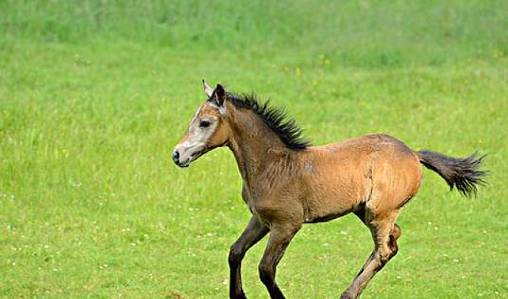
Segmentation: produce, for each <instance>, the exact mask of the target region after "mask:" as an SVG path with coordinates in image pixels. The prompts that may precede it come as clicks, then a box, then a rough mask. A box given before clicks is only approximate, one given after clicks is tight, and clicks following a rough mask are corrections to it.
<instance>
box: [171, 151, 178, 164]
mask: <svg viewBox="0 0 508 299" xmlns="http://www.w3.org/2000/svg"><path fill="white" fill-rule="evenodd" d="M179 158H180V153H179V152H178V151H174V152H173V161H174V162H175V163H178V159H179Z"/></svg>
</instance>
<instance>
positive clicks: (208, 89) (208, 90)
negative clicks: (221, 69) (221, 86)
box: [203, 80, 213, 98]
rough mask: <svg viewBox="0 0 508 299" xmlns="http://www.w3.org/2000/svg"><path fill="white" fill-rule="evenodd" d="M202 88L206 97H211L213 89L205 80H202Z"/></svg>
mask: <svg viewBox="0 0 508 299" xmlns="http://www.w3.org/2000/svg"><path fill="white" fill-rule="evenodd" d="M203 89H204V91H205V94H206V96H207V97H209V98H211V97H212V94H213V89H212V88H211V87H210V85H208V84H207V83H206V82H205V80H203Z"/></svg>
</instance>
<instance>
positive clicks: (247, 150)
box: [228, 108, 291, 186]
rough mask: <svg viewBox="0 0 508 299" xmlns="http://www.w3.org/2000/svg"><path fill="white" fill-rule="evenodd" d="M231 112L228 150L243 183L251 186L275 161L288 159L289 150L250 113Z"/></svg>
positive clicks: (247, 111)
mask: <svg viewBox="0 0 508 299" xmlns="http://www.w3.org/2000/svg"><path fill="white" fill-rule="evenodd" d="M232 110H233V111H234V112H233V113H232V114H233V115H231V117H230V127H231V131H232V136H231V139H230V142H229V143H228V146H229V148H230V149H231V151H232V152H233V154H234V156H235V159H236V162H237V165H238V168H239V170H240V173H241V175H242V178H243V180H244V181H245V182H247V184H249V185H250V186H252V185H253V180H257V179H258V178H259V175H260V174H261V173H263V172H264V171H265V170H266V169H268V168H269V167H270V165H271V164H273V163H274V160H275V159H280V158H281V157H289V156H290V154H291V150H289V149H288V148H287V147H286V146H285V145H284V144H283V143H282V141H281V140H280V138H279V136H277V134H275V133H274V132H273V131H272V130H271V129H270V128H269V127H268V126H267V125H266V124H265V123H264V122H263V120H261V119H260V118H259V116H257V115H256V114H255V113H254V112H253V111H250V110H248V109H236V108H235V109H232ZM232 110H231V109H230V110H229V111H232Z"/></svg>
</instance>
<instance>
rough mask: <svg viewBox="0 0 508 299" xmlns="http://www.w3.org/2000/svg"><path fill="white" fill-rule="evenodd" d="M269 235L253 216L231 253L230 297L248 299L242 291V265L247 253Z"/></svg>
mask: <svg viewBox="0 0 508 299" xmlns="http://www.w3.org/2000/svg"><path fill="white" fill-rule="evenodd" d="M267 233H268V228H267V227H266V226H265V225H263V224H262V223H260V222H259V221H258V220H257V218H256V217H255V216H252V218H251V220H250V222H249V224H248V225H247V227H246V228H245V230H244V231H243V233H242V235H241V236H240V238H238V240H237V241H236V242H235V243H234V244H233V246H231V250H230V251H229V258H228V262H229V269H230V278H229V297H230V298H235V299H240V298H246V297H245V294H244V292H243V289H242V275H241V264H242V259H243V257H244V256H245V253H246V252H247V250H249V248H251V247H252V246H253V245H254V244H256V243H257V242H258V241H259V240H261V239H262V238H263V237H264V236H265V235H266V234H267Z"/></svg>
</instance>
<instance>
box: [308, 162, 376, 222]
mask: <svg viewBox="0 0 508 299" xmlns="http://www.w3.org/2000/svg"><path fill="white" fill-rule="evenodd" d="M370 186H371V180H370V179H369V178H368V175H363V174H362V173H357V172H355V173H353V172H349V173H348V172H345V173H342V174H341V175H336V176H332V177H330V176H329V177H328V178H327V181H325V182H323V181H321V182H316V183H315V184H313V186H312V187H311V188H310V192H309V194H308V196H307V198H306V205H304V206H305V213H304V214H305V222H307V223H312V222H324V221H329V220H332V219H335V218H338V217H340V216H343V215H346V214H348V213H350V212H352V211H354V210H355V209H356V208H357V207H358V205H359V204H360V203H361V202H362V201H364V200H365V199H366V198H367V197H368V195H369V192H370V189H371V187H370Z"/></svg>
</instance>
